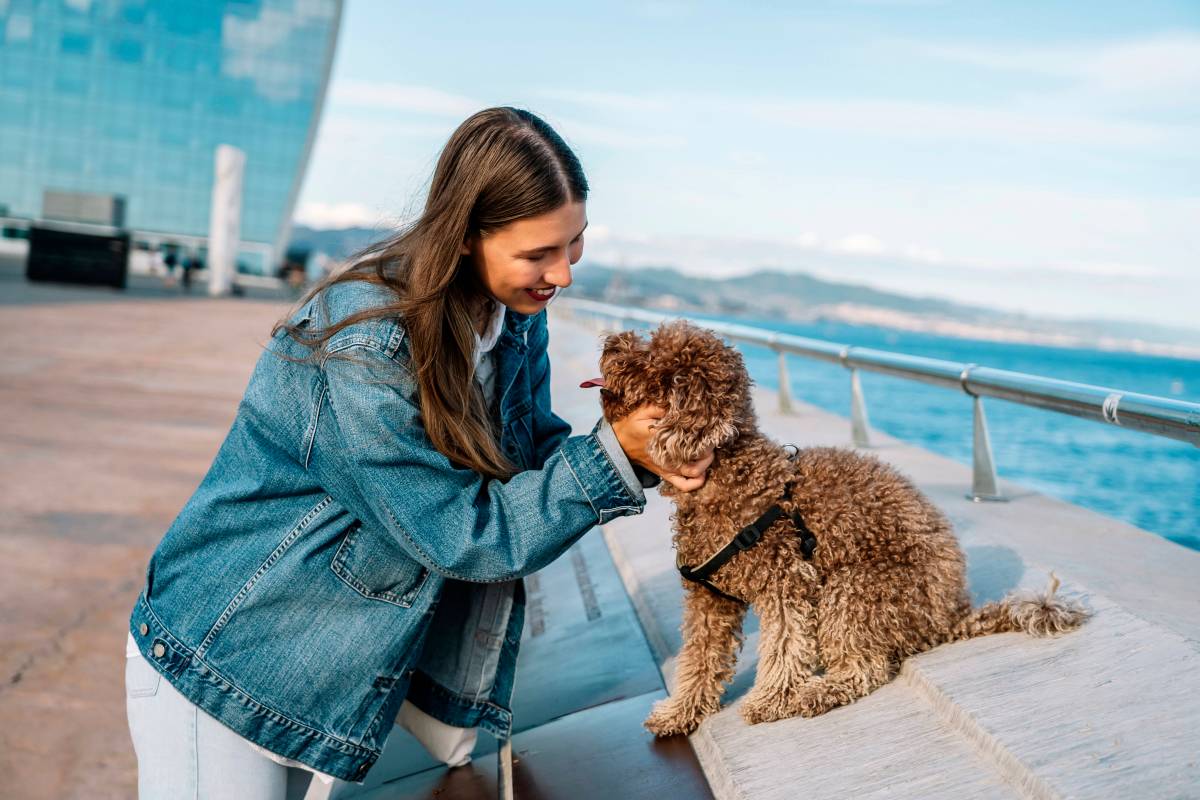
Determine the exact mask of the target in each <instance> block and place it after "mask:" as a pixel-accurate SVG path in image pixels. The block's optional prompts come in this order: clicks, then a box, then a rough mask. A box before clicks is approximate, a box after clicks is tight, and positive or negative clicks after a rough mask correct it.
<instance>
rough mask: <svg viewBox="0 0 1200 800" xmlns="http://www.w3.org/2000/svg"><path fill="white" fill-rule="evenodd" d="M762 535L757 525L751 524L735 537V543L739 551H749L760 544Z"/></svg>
mask: <svg viewBox="0 0 1200 800" xmlns="http://www.w3.org/2000/svg"><path fill="white" fill-rule="evenodd" d="M762 535H763V532H762V531H761V530H760V529H759V528H758V527H757V526H756V525H753V524H750V525H747V526H746V527H744V528H742V529H741V530H740V531H738V532H737V534H736V535H735V536H734V537H733V541H734V543H735V544H736V545H737V548H738V549H739V550H749V549H750V548H751V547H754V545H756V544H758V540H759V539H761V538H762Z"/></svg>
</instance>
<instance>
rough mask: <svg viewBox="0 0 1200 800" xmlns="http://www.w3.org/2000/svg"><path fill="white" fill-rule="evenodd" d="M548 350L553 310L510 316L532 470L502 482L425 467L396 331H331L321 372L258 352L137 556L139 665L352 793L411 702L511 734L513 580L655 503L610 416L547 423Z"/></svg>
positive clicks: (313, 320) (333, 298) (435, 464)
mask: <svg viewBox="0 0 1200 800" xmlns="http://www.w3.org/2000/svg"><path fill="white" fill-rule="evenodd" d="M384 291H385V290H383V289H382V288H380V287H378V286H375V285H372V284H367V283H363V282H358V281H355V282H348V283H340V284H334V285H333V286H332V287H330V288H328V289H326V290H325V291H324V292H323V293H322V294H320V295H318V296H317V297H315V298H313V299H312V300H311V301H310V302H309V303H307V304H305V305H304V307H302V308H301V309H300V310H299V311H297V313H296V314H295V315H293V317H292V320H293V321H294V322H298V323H299V324H301V325H308V326H324V325H326V324H328V323H329V322H332V321H336V320H339V319H342V318H344V317H345V316H347V315H349V314H351V313H353V312H354V311H356V310H359V309H362V308H365V307H367V306H375V305H379V304H381V303H382V302H384V299H385V298H384V295H383V294H382V292H384ZM322 299H324V300H326V303H322V302H321V301H322ZM547 338H548V332H547V328H546V312H545V311H544V310H543V311H542V312H540V313H538V314H536V315H525V314H520V313H517V312H514V311H512V310H511V309H508V310H507V311H506V312H505V320H504V331H503V332H502V334H501V336H500V339H499V341H498V342H497V343H496V345H495V349H494V351H493V352H494V356H495V367H496V395H495V397H496V400H495V404H494V406H493V413H494V414H496V415H497V419H498V420H499V424H500V431H501V436H500V445H501V447H502V449H503V450H504V451H505V452H506V453H507V454H508V455H509V456H510V457H511V458H513V459H514V460H515V461H516V462H517V463H518V464H520V465H521V466H522V468H523V471H522V472H519V473H517V474H516V475H515V476H513V477H512V478H510V479H509V480H508V481H506V482H501V481H499V480H485V479H484V478H483V477H482V476H480V475H479V474H478V473H476V472H474V471H472V470H469V469H465V468H460V467H457V466H456V465H454V464H452V463H451V462H450V460H449V459H447V458H446V457H445V456H444V455H442V454H441V453H439V452H438V451H437V450H435V449H434V448H433V447H432V445H431V443H430V441H429V439H428V437H427V435H426V434H425V431H424V428H423V427H422V426H421V423H420V419H419V411H420V406H419V403H418V401H417V395H416V391H417V388H416V383H415V381H414V378H413V376H412V374H411V372H410V371H409V368H408V366H407V364H408V361H407V359H408V348H407V340H406V338H405V331H404V328H403V325H402V324H401V323H400V322H399V321H398V320H395V319H388V320H369V321H366V322H361V323H356V324H354V325H351V326H349V327H347V328H345V329H343V330H342V331H340V332H339V333H337V334H336V335H335V336H334V337H333V338H332V339H331V340H330V342H329V347H328V352H327V356H326V357H325V358H324V359H323V361H322V363H321V364H319V365H316V364H311V365H304V364H296V363H292V362H288V361H284V360H282V359H280V358H277V357H276V356H275V354H274V353H275V352H276V351H278V352H282V353H285V354H288V355H292V356H296V357H300V356H303V355H305V354H306V353H307V350H306V349H304V348H303V347H301V346H300V345H298V344H297V343H296V342H294V341H293V340H292V339H291V338H290V337H289V336H287V334H286V333H284V332H280V333H279V334H278V335H277V336H276V337H275V338H273V339H271V340H270V342H269V343H268V344H267V348H266V352H264V353H263V354H262V356H261V357H260V358H259V361H258V363H257V365H256V367H255V369H254V373H253V375H252V376H251V378H250V383H249V385H248V386H247V388H246V392H245V396H244V397H243V399H242V401H241V403H240V404H239V406H238V410H237V415H236V418H235V419H234V422H233V425H232V428H231V430H230V431H229V434H228V436H227V437H226V439H225V441H224V443H223V444H222V445H221V448H220V450H219V451H218V453H217V456H216V458H215V460H214V461H213V464H212V466H211V467H210V469H209V470H208V473H207V474H206V475H205V476H204V479H203V481H202V482H201V483H200V486H199V487H198V488H197V489H196V491H195V493H194V494H193V495H192V497H191V498H190V499H189V500H188V502H187V503H186V505H185V506H184V507H183V509H182V511H181V512H180V513H179V516H178V517H177V518H176V519H175V521H174V522H173V523H172V525H171V527H170V528H169V529H168V530H167V532H166V534H165V535H164V536H163V539H162V541H161V542H160V543H159V545H158V547H157V548H156V549H155V551H154V553H153V555H152V556H151V558H150V562H149V564H148V566H147V569H146V581H145V585H144V587H143V589H142V591H141V593H140V594H139V596H138V598H137V602H136V603H135V605H134V608H133V612H132V614H131V616H130V620H129V624H130V631H131V633H132V634H133V636H134V638H135V640H136V641H137V643H138V646H139V648H140V650H141V652H142V653H143V655H145V656H146V658H147V660H148V661H149V662H150V663H151V664H153V665H154V666H155V667H156V668H157V669H158V670H159V671H160V672H161V673H162V674H163V676H164V677H165V678H166V679H167V680H169V681H170V682H171V683H172V685H174V686H175V688H177V689H178V690H179V691H180V692H181V693H182V694H183V695H184V696H186V697H187V698H189V699H190V700H191V701H192V702H194V703H196V704H197V705H198V706H199V707H200V708H202V709H204V710H205V711H206V712H208V713H209V714H211V715H212V716H214V717H216V718H217V719H218V720H220V721H221V722H223V723H224V724H225V725H227V726H229V727H230V728H232V729H233V730H235V731H237V732H238V733H239V734H241V735H242V736H244V737H246V738H248V739H250V740H251V741H253V742H255V743H257V744H259V745H261V746H263V747H265V748H267V749H268V750H271V751H273V752H276V753H279V754H282V755H284V756H286V757H288V758H293V759H296V760H298V761H300V762H302V763H305V764H308V765H310V766H312V767H314V768H316V769H318V770H320V771H322V772H326V773H328V774H330V775H335V776H337V777H340V778H343V779H345V780H349V781H355V782H360V781H361V780H362V779H363V776H365V774H366V772H367V770H368V769H369V768H370V767H371V765H372V764H373V763H374V762H375V760H376V759H377V758H378V757H379V755H380V752H381V750H382V748H383V744H384V741H385V740H386V738H387V736H388V734H389V733H390V731H391V728H392V723H393V721H394V719H395V717H396V713H397V711H398V710H399V708H400V705H401V703H402V701H403V700H404V699H405V697H407V698H408V699H409V700H410V701H412V702H413V703H415V704H416V705H417V706H418V707H420V708H422V709H423V710H425V711H426V712H427V713H430V714H432V715H434V716H436V717H438V718H439V719H441V720H442V721H444V722H447V723H449V724H451V725H458V726H463V727H471V726H476V725H478V726H480V727H483V728H485V729H486V730H489V731H491V732H492V733H494V734H496V735H497V736H501V737H504V736H507V735H509V733H510V731H511V725H512V714H511V711H510V708H509V706H510V700H511V695H512V685H513V673H514V670H515V666H516V656H517V648H518V645H519V643H520V636H521V628H522V624H523V620H524V586H523V584H522V582H521V580H520V578H521V576H523V575H526V574H529V573H531V572H534V571H536V570H538V569H540V568H542V567H544V566H546V565H547V564H548V563H550V562H551V561H553V560H554V559H555V558H557V557H558V556H560V555H562V554H563V553H564V552H565V551H566V550H567V549H568V548H569V547H570V546H571V545H572V544H573V543H574V542H575V541H576V540H577V539H578V538H579V537H580V536H582V535H583V534H584V533H586V532H587V531H588V530H590V529H591V528H592V527H594V526H595V525H597V524H599V523H604V522H607V521H609V520H611V519H613V518H614V517H618V516H624V515H628V514H637V513H640V512H641V511H642V510H643V509H644V507H645V502H646V497H645V493H644V491H643V488H642V484H641V482H640V481H639V476H638V475H636V474H635V473H634V471H633V469H632V467H631V465H630V463H629V461H628V459H627V458H626V457H625V455H624V453H623V452H622V450H621V448H620V446H619V444H618V443H617V441H616V437H615V436H614V435H613V433H612V429H611V427H609V426H608V424H607V422H605V421H604V420H603V418H601V419H600V420H599V421H598V422H597V423H596V425H595V427H593V429H592V431H591V432H590V433H588V434H586V435H577V436H571V435H570V426H569V425H568V424H567V423H566V422H565V421H564V420H563V419H561V418H560V417H558V416H556V415H555V414H554V413H553V412H552V411H551V409H550V364H549V359H548V357H547V354H546V345H547ZM345 356H349V357H352V358H353V359H354V360H345V359H344V358H342V357H345ZM431 623H432V624H431Z"/></svg>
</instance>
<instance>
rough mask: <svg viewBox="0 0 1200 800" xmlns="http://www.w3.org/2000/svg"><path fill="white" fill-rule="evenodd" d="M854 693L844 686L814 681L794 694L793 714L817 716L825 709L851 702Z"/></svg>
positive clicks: (828, 709)
mask: <svg viewBox="0 0 1200 800" xmlns="http://www.w3.org/2000/svg"><path fill="white" fill-rule="evenodd" d="M854 699H855V696H854V694H853V693H852V692H851V691H850V690H849V689H847V688H846V687H844V686H839V685H837V684H829V683H826V682H824V681H814V682H813V683H810V684H809V685H808V686H806V687H805V688H804V690H803V691H801V692H799V693H798V695H797V696H796V701H795V710H794V711H793V714H799V715H800V716H802V717H819V716H820V715H822V714H824V713H825V712H826V711H830V710H832V709H835V708H837V707H838V706H844V705H846V704H847V703H853V702H854Z"/></svg>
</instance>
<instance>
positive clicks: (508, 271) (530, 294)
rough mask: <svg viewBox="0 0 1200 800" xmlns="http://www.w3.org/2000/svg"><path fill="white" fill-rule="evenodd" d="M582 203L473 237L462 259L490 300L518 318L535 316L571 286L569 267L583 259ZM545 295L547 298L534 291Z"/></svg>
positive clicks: (584, 219)
mask: <svg viewBox="0 0 1200 800" xmlns="http://www.w3.org/2000/svg"><path fill="white" fill-rule="evenodd" d="M586 227H587V207H586V205H585V204H584V203H566V204H565V205H562V206H559V207H558V208H556V209H554V210H553V211H547V212H546V213H545V214H539V215H537V216H536V217H525V218H524V219H519V220H517V221H516V222H510V223H509V224H508V225H505V226H504V227H503V228H500V229H498V230H495V231H493V232H492V233H490V234H488V235H487V236H482V237H481V236H477V235H476V236H471V237H468V239H467V241H466V242H464V243H463V248H462V252H463V255H469V256H471V261H472V263H473V264H474V265H475V270H476V272H477V274H478V275H479V278H480V280H481V281H482V282H483V285H484V286H485V287H486V288H487V291H488V293H489V294H491V296H492V297H493V298H494V299H495V300H497V301H498V302H500V303H503V304H504V305H506V306H508V307H509V308H511V309H512V310H513V311H518V312H520V313H522V314H536V313H538V312H539V311H541V310H542V309H543V308H545V307H546V303H547V302H549V300H550V299H551V298H552V297H554V296H555V295H557V294H558V292H560V291H561V290H563V289H565V288H567V287H568V286H570V285H571V265H572V264H574V263H575V262H576V261H578V260H579V258H580V256H582V255H583V229H584V228H586ZM542 289H544V290H546V292H545V293H543V292H539V291H536V290H542Z"/></svg>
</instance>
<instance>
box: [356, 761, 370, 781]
mask: <svg viewBox="0 0 1200 800" xmlns="http://www.w3.org/2000/svg"><path fill="white" fill-rule="evenodd" d="M370 768H371V765H370V764H363V765H362V766H360V767H359V768H358V777H359V778H362V777H363V776H364V775H366V774H367V770H369V769H370Z"/></svg>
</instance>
